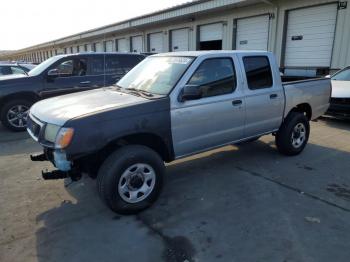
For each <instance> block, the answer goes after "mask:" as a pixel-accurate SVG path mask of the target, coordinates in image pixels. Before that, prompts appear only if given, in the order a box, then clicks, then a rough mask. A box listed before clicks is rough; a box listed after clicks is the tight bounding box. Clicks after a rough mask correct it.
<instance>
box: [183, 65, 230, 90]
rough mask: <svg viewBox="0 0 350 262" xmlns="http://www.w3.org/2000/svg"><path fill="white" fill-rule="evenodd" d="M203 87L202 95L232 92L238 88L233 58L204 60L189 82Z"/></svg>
mask: <svg viewBox="0 0 350 262" xmlns="http://www.w3.org/2000/svg"><path fill="white" fill-rule="evenodd" d="M187 84H188V85H195V86H198V88H201V89H202V97H211V96H218V95H224V94H229V93H232V92H233V91H234V90H235V89H236V75H235V70H234V66H233V61H232V59H231V58H213V59H211V58H209V59H206V60H204V61H203V62H202V63H201V64H200V66H199V67H198V68H197V70H196V71H195V72H194V74H193V75H192V77H191V78H190V80H189V81H188V83H187Z"/></svg>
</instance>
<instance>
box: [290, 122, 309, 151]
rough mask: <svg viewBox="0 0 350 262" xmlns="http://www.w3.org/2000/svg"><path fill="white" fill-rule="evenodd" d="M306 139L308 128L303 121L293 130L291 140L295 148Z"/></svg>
mask: <svg viewBox="0 0 350 262" xmlns="http://www.w3.org/2000/svg"><path fill="white" fill-rule="evenodd" d="M305 140H306V128H305V125H304V124H303V123H298V124H297V125H296V126H295V127H294V129H293V132H292V138H291V142H292V145H293V147H294V148H299V147H301V146H302V145H303V143H304V142H305Z"/></svg>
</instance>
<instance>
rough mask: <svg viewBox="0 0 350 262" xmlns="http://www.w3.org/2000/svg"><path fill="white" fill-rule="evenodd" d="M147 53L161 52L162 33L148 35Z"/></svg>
mask: <svg viewBox="0 0 350 262" xmlns="http://www.w3.org/2000/svg"><path fill="white" fill-rule="evenodd" d="M149 52H152V53H161V52H163V33H152V34H149Z"/></svg>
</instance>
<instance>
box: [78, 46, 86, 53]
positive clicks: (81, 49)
mask: <svg viewBox="0 0 350 262" xmlns="http://www.w3.org/2000/svg"><path fill="white" fill-rule="evenodd" d="M79 52H80V53H81V52H85V46H84V45H80V46H79Z"/></svg>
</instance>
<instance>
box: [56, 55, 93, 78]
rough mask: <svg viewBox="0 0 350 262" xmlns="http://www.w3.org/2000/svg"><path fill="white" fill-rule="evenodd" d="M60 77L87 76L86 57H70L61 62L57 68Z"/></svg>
mask: <svg viewBox="0 0 350 262" xmlns="http://www.w3.org/2000/svg"><path fill="white" fill-rule="evenodd" d="M55 69H57V70H58V74H59V76H60V77H71V76H85V75H86V70H87V66H86V59H69V60H65V61H63V62H62V63H60V64H59V65H58V66H56V68H55Z"/></svg>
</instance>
